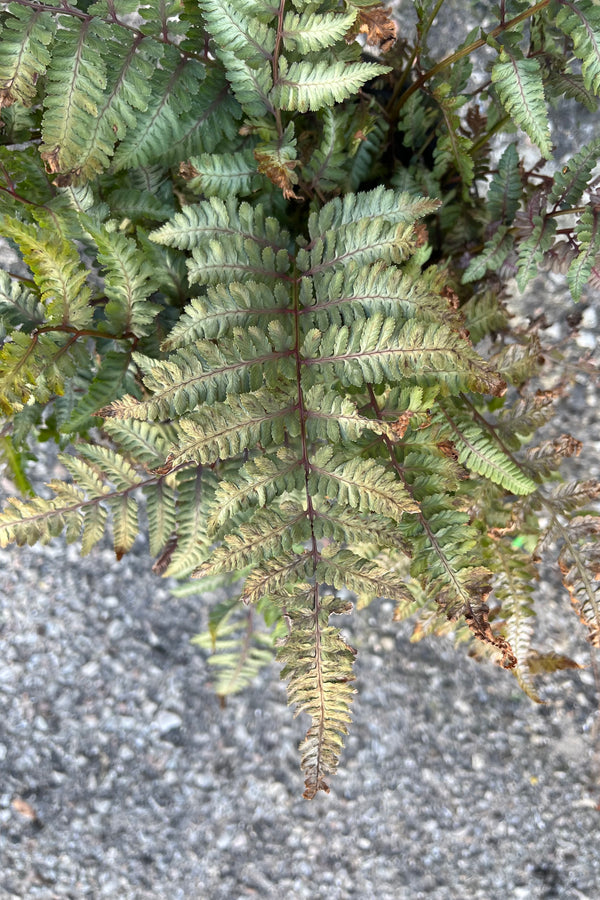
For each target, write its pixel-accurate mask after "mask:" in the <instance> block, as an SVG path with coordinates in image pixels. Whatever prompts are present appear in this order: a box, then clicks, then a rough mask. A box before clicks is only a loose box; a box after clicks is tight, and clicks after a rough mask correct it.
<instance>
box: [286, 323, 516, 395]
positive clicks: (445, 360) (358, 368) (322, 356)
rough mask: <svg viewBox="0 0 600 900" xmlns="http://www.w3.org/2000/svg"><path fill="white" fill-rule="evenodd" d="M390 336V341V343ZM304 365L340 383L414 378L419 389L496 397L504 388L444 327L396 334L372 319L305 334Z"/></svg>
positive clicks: (408, 328)
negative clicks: (439, 386) (440, 386)
mask: <svg viewBox="0 0 600 900" xmlns="http://www.w3.org/2000/svg"><path fill="white" fill-rule="evenodd" d="M392 335H394V340H393V341H392V340H391V339H392ZM302 356H303V364H304V365H305V366H318V368H319V370H323V371H326V370H327V369H331V370H333V372H334V373H335V375H336V377H338V378H339V379H340V380H341V382H342V384H344V385H347V386H350V385H357V386H360V385H362V384H363V383H364V382H365V381H367V382H371V383H374V384H379V383H381V382H383V381H387V382H390V381H391V382H395V381H401V380H402V379H403V378H410V377H412V376H416V377H418V378H419V381H420V382H421V383H423V384H428V383H432V382H433V381H435V382H442V383H444V384H446V385H447V386H448V388H450V389H451V390H453V391H454V390H461V389H463V388H467V389H471V390H476V391H482V392H486V393H490V394H495V395H501V394H503V393H504V390H505V383H504V382H503V381H502V379H501V378H500V377H499V376H498V375H496V373H495V372H494V371H493V370H492V369H491V367H489V366H488V365H487V364H486V363H485V362H484V361H483V360H482V359H481V358H480V357H479V356H477V354H476V353H475V352H474V351H473V350H472V348H471V346H470V344H469V343H468V342H467V341H466V340H465V339H464V338H463V337H461V336H460V335H457V334H456V333H455V332H453V331H451V330H450V329H448V328H445V327H444V326H443V325H425V326H422V325H420V323H417V322H414V321H413V320H409V321H408V322H407V323H406V324H405V325H403V326H402V328H401V329H400V330H399V331H397V330H396V323H395V321H394V320H393V319H384V318H383V317H382V316H381V315H375V316H373V317H372V318H371V319H369V320H367V321H366V322H365V323H360V322H357V323H356V325H355V326H354V328H353V329H352V331H351V332H350V330H349V329H348V328H347V327H344V328H340V329H336V328H331V329H330V330H329V331H327V332H325V334H323V335H322V334H321V332H320V331H317V330H316V329H313V330H312V331H309V332H308V334H307V336H306V338H305V341H304V344H303V347H302Z"/></svg>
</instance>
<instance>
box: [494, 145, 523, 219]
mask: <svg viewBox="0 0 600 900" xmlns="http://www.w3.org/2000/svg"><path fill="white" fill-rule="evenodd" d="M522 194H523V185H522V183H521V173H520V171H519V154H518V153H517V146H516V144H509V145H508V147H507V148H506V150H505V151H504V153H503V154H502V156H501V157H500V160H499V162H498V171H497V172H496V173H495V174H494V177H493V178H492V181H491V184H490V189H489V191H488V195H487V208H488V211H489V214H490V219H491V221H492V222H495V221H500V222H503V223H505V224H507V225H510V224H511V223H512V221H513V219H514V217H515V213H516V212H517V210H518V208H519V204H520V201H521V197H522Z"/></svg>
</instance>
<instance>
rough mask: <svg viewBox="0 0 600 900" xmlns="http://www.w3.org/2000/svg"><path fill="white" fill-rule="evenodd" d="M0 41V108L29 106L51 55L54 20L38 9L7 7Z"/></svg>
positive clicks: (12, 5) (17, 6) (10, 5)
mask: <svg viewBox="0 0 600 900" xmlns="http://www.w3.org/2000/svg"><path fill="white" fill-rule="evenodd" d="M8 12H9V13H10V15H8V16H7V17H6V18H5V19H4V22H3V31H2V40H1V41H0V99H1V101H2V103H1V105H2V106H9V105H10V104H11V103H14V102H15V101H20V102H21V103H23V104H24V105H25V106H29V105H30V104H31V103H32V102H33V101H34V99H35V96H36V94H37V81H38V78H39V77H40V76H41V75H43V74H44V73H45V71H46V67H47V66H48V63H49V62H50V59H51V55H50V51H49V50H48V45H49V44H51V43H52V40H53V37H54V31H55V27H56V20H55V19H54V18H53V16H52V15H51V14H50V13H49V12H44V11H43V10H41V9H33V10H29V9H27V8H25V7H23V6H21V5H19V4H18V3H9V4H8Z"/></svg>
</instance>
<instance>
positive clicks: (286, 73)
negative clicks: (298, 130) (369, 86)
mask: <svg viewBox="0 0 600 900" xmlns="http://www.w3.org/2000/svg"><path fill="white" fill-rule="evenodd" d="M389 71H390V69H389V68H388V67H387V66H381V65H379V63H348V64H346V63H343V62H334V63H329V62H326V61H323V62H321V61H319V60H317V61H316V62H292V63H290V64H289V66H288V65H287V64H286V62H285V60H284V58H283V57H280V59H279V79H278V81H277V82H276V83H275V85H274V86H273V89H272V91H271V99H272V102H273V104H274V105H275V106H276V107H278V108H279V109H285V110H290V111H294V110H297V111H299V112H307V110H309V109H310V110H313V111H315V110H319V109H323V107H326V106H333V105H334V103H340V102H341V101H342V100H346V99H347V98H348V97H351V96H352V95H353V94H355V93H356V92H357V91H358V90H359V88H361V87H362V86H363V84H365V82H367V81H369V80H370V79H371V78H375V77H376V76H377V75H384V74H385V73H386V72H389Z"/></svg>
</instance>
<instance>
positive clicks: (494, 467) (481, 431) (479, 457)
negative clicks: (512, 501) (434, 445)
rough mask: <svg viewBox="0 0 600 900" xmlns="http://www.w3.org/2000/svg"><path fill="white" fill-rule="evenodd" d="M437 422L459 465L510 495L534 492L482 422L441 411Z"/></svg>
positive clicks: (467, 416)
mask: <svg viewBox="0 0 600 900" xmlns="http://www.w3.org/2000/svg"><path fill="white" fill-rule="evenodd" d="M438 421H441V422H442V423H443V427H442V434H447V435H448V436H449V438H450V440H451V441H452V444H453V446H454V448H455V449H456V453H457V454H458V460H459V462H460V463H461V465H463V466H465V467H466V468H467V469H470V470H471V471H472V472H477V474H478V475H483V476H484V477H485V478H489V480H490V481H493V482H494V484H499V485H501V486H502V487H503V488H505V489H506V490H507V491H510V492H511V493H513V494H517V495H522V494H530V493H531V492H532V491H535V490H536V488H537V484H536V482H535V481H533V480H532V479H531V478H529V477H528V476H527V475H526V474H525V473H524V472H523V470H522V468H521V467H520V466H519V465H518V464H517V463H516V462H515V460H514V459H512V458H511V456H509V455H508V454H507V452H506V450H505V449H504V448H503V447H502V445H501V444H500V442H499V441H498V440H497V439H495V436H494V432H493V429H492V428H491V427H490V428H489V429H488V428H486V423H484V420H483V419H482V418H481V419H479V418H477V419H473V418H472V416H469V415H464V414H461V412H460V411H458V410H452V409H444V408H443V407H442V409H441V411H440V418H439V420H438Z"/></svg>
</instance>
